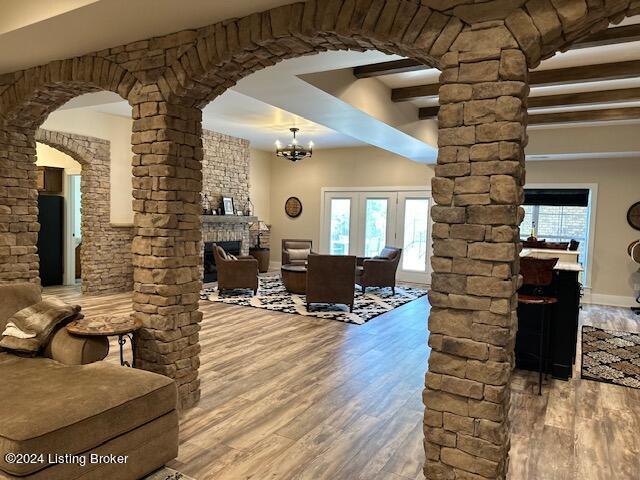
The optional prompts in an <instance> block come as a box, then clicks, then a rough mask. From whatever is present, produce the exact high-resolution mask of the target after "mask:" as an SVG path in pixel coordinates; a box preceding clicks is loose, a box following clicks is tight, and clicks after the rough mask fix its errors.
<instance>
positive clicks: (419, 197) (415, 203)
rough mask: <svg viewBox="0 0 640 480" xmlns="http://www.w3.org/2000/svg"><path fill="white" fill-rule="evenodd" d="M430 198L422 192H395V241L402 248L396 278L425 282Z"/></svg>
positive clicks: (429, 232)
mask: <svg viewBox="0 0 640 480" xmlns="http://www.w3.org/2000/svg"><path fill="white" fill-rule="evenodd" d="M430 201H431V199H430V198H429V196H428V194H427V193H426V192H419V191H416V192H399V193H398V221H397V228H396V230H397V233H396V237H397V240H396V242H397V243H396V244H397V246H399V247H401V248H402V259H401V260H400V265H399V266H398V279H399V280H403V281H405V282H416V283H429V274H430V267H429V257H430V243H431V242H430V238H431V220H430V217H429V208H430Z"/></svg>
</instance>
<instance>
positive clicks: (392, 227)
mask: <svg viewBox="0 0 640 480" xmlns="http://www.w3.org/2000/svg"><path fill="white" fill-rule="evenodd" d="M323 202H324V205H323V211H324V214H323V219H322V226H321V231H322V234H321V235H322V238H321V245H320V248H321V251H323V252H326V253H330V254H332V255H358V256H365V257H373V256H376V255H378V254H379V253H380V251H381V250H382V249H383V248H384V247H385V246H386V245H389V246H395V247H400V248H402V249H403V254H402V258H401V261H400V266H399V267H398V278H399V279H400V280H403V281H408V282H417V283H428V274H429V263H428V262H429V244H430V241H429V236H430V221H429V206H430V205H429V202H430V197H429V195H428V193H427V191H426V190H424V191H419V190H416V191H394V190H379V191H327V192H325V193H324V199H323Z"/></svg>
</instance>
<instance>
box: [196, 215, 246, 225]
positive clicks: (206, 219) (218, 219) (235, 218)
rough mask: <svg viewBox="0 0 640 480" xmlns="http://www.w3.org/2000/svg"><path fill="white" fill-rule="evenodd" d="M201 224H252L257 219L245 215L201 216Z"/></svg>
mask: <svg viewBox="0 0 640 480" xmlns="http://www.w3.org/2000/svg"><path fill="white" fill-rule="evenodd" d="M200 218H202V223H226V224H230V223H231V224H238V223H254V222H257V221H258V217H254V216H247V215H201V216H200Z"/></svg>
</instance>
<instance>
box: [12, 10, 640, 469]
mask: <svg viewBox="0 0 640 480" xmlns="http://www.w3.org/2000/svg"><path fill="white" fill-rule="evenodd" d="M637 13H640V2H639V1H638V0H528V1H527V0H517V1H515V0H514V1H512V2H511V1H505V0H487V1H478V0H476V1H473V0H422V1H420V2H418V1H409V0H309V1H307V2H304V3H303V2H300V3H295V4H292V5H287V6H283V7H279V8H275V9H272V10H269V11H267V12H263V13H255V14H253V15H250V16H248V17H244V18H242V19H237V20H229V21H225V22H221V23H218V24H215V25H211V26H208V27H204V28H201V29H198V30H188V31H183V32H178V33H176V34H172V35H167V36H165V37H160V38H154V39H149V40H145V41H141V42H135V43H133V44H130V45H126V46H120V47H114V48H113V49H109V50H108V51H107V52H106V53H105V52H100V53H98V54H93V55H87V56H85V57H82V58H79V59H70V60H64V61H61V62H53V63H52V64H49V65H48V66H45V67H37V68H34V69H29V70H27V71H25V72H18V73H16V74H14V76H12V77H11V76H10V77H7V76H2V77H0V121H1V123H0V125H1V126H0V161H1V162H2V165H3V168H4V170H0V214H1V215H5V216H6V217H3V220H2V222H1V223H0V226H2V228H3V229H4V232H8V233H0V261H2V262H3V263H4V262H9V263H11V264H12V265H16V266H15V268H14V269H13V271H11V269H7V270H5V271H2V272H0V281H15V280H21V279H27V280H31V281H37V257H36V256H35V250H34V248H35V247H33V246H34V245H35V240H34V235H35V233H34V232H36V231H37V224H36V223H35V219H34V206H35V203H34V202H35V200H34V198H35V197H34V192H35V172H33V170H32V169H30V167H28V165H29V162H28V161H27V162H25V160H29V159H30V158H32V156H33V155H34V153H35V150H34V147H35V144H34V140H33V135H34V132H35V128H36V127H37V126H39V123H38V122H37V119H41V118H43V116H44V115H46V114H47V113H48V112H49V111H51V110H52V109H54V108H55V106H56V105H60V102H61V101H62V100H64V98H66V99H68V98H71V97H72V96H74V95H77V94H78V92H80V91H82V93H84V92H86V91H91V89H92V88H103V89H107V90H112V91H118V92H120V93H121V95H122V96H123V97H124V98H128V100H129V102H130V104H131V105H132V106H133V118H134V134H133V137H132V143H133V145H134V146H133V151H134V154H135V155H134V158H133V165H134V175H135V179H134V198H135V200H134V210H135V211H136V217H135V238H134V241H133V253H134V255H133V263H134V308H135V310H136V315H137V316H138V317H139V318H140V319H141V320H142V321H143V322H144V325H145V329H144V330H143V332H142V334H141V336H142V339H141V342H140V349H139V352H138V355H139V365H140V366H142V368H146V369H149V370H153V371H157V372H160V373H163V374H165V375H168V376H170V377H173V378H175V379H176V381H177V383H178V388H179V395H180V401H181V404H182V406H183V407H188V406H191V405H193V404H195V403H196V402H197V401H198V398H199V379H198V374H197V370H198V366H199V350H200V346H199V338H198V331H199V325H198V323H199V322H200V321H201V319H202V314H201V312H199V311H198V293H199V291H200V287H201V279H200V276H199V270H200V262H201V258H200V256H199V252H200V242H201V233H200V219H199V216H198V214H199V211H200V206H199V196H200V191H201V188H202V180H201V160H202V140H201V134H202V128H201V110H200V109H201V107H202V106H204V105H205V104H206V103H208V102H209V101H211V100H212V99H214V98H215V97H216V96H217V95H220V94H221V93H222V92H224V91H225V90H226V89H227V88H229V87H230V86H232V85H233V84H234V83H235V82H237V81H238V80H239V79H241V78H242V77H244V76H246V75H248V74H250V73H251V72H252V71H255V70H258V69H261V68H264V67H267V66H270V65H274V64H275V63H277V62H278V61H280V60H282V59H285V58H292V57H296V56H300V55H307V54H312V53H317V52H320V51H324V50H336V49H358V50H366V49H377V50H381V51H383V52H389V53H396V54H400V55H403V56H409V57H412V58H415V59H418V60H420V61H422V62H425V63H427V64H429V65H433V66H437V67H439V68H440V69H441V70H442V75H441V79H440V80H441V87H440V92H439V93H440V102H441V104H442V107H441V109H440V113H439V122H440V124H439V146H440V151H439V156H438V165H437V167H436V178H435V179H434V182H433V192H434V197H435V200H436V202H437V205H436V206H435V207H434V208H433V211H432V215H433V218H434V220H435V221H436V225H435V226H434V229H433V237H434V252H435V256H434V259H433V264H434V265H433V267H434V271H435V273H434V274H433V278H432V292H431V294H430V301H431V304H432V305H433V307H434V308H433V310H432V313H431V316H430V319H429V328H430V330H431V336H430V345H431V348H432V354H431V357H430V359H429V373H428V374H427V377H426V388H425V395H424V400H425V405H426V411H425V435H426V441H425V447H426V458H427V462H426V466H425V474H426V476H427V478H429V479H446V480H449V479H451V480H453V479H455V478H475V479H481V478H504V477H505V476H506V461H507V451H508V448H509V440H508V416H507V413H508V407H509V396H510V390H509V381H510V374H511V368H512V364H513V335H514V331H515V325H516V318H515V306H516V297H515V291H516V288H517V286H518V282H519V276H518V268H519V266H518V250H519V235H518V227H517V226H518V224H519V222H520V220H521V218H522V211H521V209H519V207H518V206H519V203H520V201H521V198H522V184H523V183H524V155H523V148H524V146H525V145H526V141H527V138H526V130H525V129H526V100H527V95H528V85H527V76H528V69H529V68H533V67H535V66H537V64H538V63H539V62H540V60H541V59H542V58H546V57H548V56H552V55H553V54H554V53H555V51H557V50H558V49H562V48H564V47H565V46H566V45H569V44H571V43H572V42H573V41H575V40H578V39H580V38H581V37H584V36H586V35H588V34H589V33H592V32H594V31H596V30H600V29H604V28H606V27H607V25H608V23H609V22H610V21H612V22H616V21H619V20H621V19H622V18H623V17H624V16H629V15H633V14H637ZM132 51H135V52H138V54H137V55H136V60H135V61H134V59H133V58H131V57H130V56H129V54H128V52H132ZM120 56H122V58H121V59H120ZM129 69H131V71H129ZM34 119H36V121H34ZM31 163H32V162H31ZM25 165H27V166H26V167H25ZM2 231H3V230H0V232H2ZM14 252H15V253H14ZM34 261H35V263H34ZM34 265H35V266H34ZM7 272H9V273H7Z"/></svg>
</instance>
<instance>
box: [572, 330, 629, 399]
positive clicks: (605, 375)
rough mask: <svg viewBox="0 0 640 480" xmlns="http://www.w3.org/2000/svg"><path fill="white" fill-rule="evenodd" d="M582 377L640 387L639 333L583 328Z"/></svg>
mask: <svg viewBox="0 0 640 480" xmlns="http://www.w3.org/2000/svg"><path fill="white" fill-rule="evenodd" d="M582 378H586V379H588V380H596V381H598V382H605V383H615V384H617V385H623V386H625V387H631V388H640V333H632V332H618V331H615V330H604V329H602V328H596V327H591V326H587V325H585V326H583V327H582Z"/></svg>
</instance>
